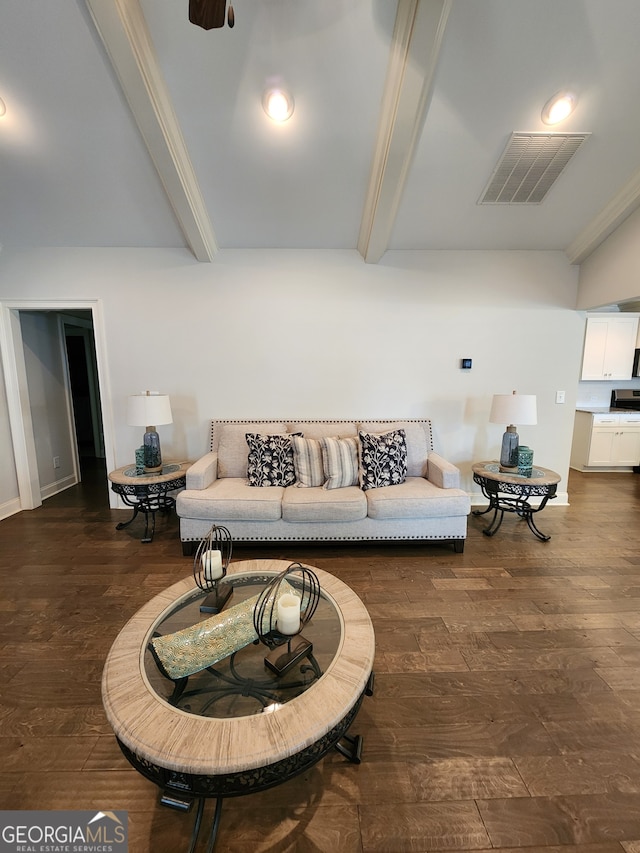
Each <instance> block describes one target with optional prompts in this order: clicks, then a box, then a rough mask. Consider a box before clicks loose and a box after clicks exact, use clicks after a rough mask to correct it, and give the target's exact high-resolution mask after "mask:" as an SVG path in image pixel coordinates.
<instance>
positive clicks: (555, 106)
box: [542, 92, 578, 124]
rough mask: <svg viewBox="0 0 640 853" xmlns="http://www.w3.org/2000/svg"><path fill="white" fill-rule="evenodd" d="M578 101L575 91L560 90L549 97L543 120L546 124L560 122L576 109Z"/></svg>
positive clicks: (543, 111) (544, 108)
mask: <svg viewBox="0 0 640 853" xmlns="http://www.w3.org/2000/svg"><path fill="white" fill-rule="evenodd" d="M577 103H578V99H577V97H576V96H575V95H574V94H573V92H558V93H557V94H555V95H554V96H553V98H549V100H548V101H547V103H546V104H545V105H544V107H543V110H542V121H543V122H544V123H545V124H558V122H560V121H562V120H563V119H565V118H567V116H569V115H571V113H572V112H573V111H574V110H575V108H576V104H577Z"/></svg>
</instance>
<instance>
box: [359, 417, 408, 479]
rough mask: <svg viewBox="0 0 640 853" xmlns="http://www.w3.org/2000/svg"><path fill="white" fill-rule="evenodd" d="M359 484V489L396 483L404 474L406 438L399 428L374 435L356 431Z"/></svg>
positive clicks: (404, 477) (405, 466) (405, 472)
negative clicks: (358, 455) (358, 456)
mask: <svg viewBox="0 0 640 853" xmlns="http://www.w3.org/2000/svg"><path fill="white" fill-rule="evenodd" d="M359 437H360V485H361V487H362V489H363V491H366V490H367V489H379V488H381V487H382V486H397V485H399V484H400V483H404V481H405V480H406V477H407V439H406V434H405V431H404V430H403V429H396V430H393V431H392V432H385V433H384V434H382V435H376V434H375V433H371V432H360V433H359Z"/></svg>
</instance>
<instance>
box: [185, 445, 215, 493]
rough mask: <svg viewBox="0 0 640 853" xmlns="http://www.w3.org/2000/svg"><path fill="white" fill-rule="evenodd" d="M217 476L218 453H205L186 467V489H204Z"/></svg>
mask: <svg viewBox="0 0 640 853" xmlns="http://www.w3.org/2000/svg"><path fill="white" fill-rule="evenodd" d="M217 477H218V454H217V453H214V452H211V453H207V454H206V455H205V456H203V457H202V458H201V459H198V461H197V462H194V463H193V465H191V466H190V467H189V468H187V479H186V485H187V489H206V488H208V486H210V485H211V484H212V483H213V481H214V480H216V479H217Z"/></svg>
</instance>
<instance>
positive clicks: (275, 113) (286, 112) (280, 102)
mask: <svg viewBox="0 0 640 853" xmlns="http://www.w3.org/2000/svg"><path fill="white" fill-rule="evenodd" d="M262 107H263V109H264V111H265V113H266V114H267V115H268V116H269V118H270V119H272V121H278V122H283V121H287V119H290V118H291V116H292V115H293V95H292V94H291V93H290V92H287V91H285V90H284V89H267V90H266V91H265V93H264V94H263V96H262Z"/></svg>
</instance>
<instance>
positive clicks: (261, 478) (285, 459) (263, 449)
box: [246, 432, 302, 486]
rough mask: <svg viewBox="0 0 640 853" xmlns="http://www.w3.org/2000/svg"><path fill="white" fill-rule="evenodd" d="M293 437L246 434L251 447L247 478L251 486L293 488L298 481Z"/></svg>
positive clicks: (298, 433) (299, 433) (288, 435)
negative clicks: (294, 463) (294, 460)
mask: <svg viewBox="0 0 640 853" xmlns="http://www.w3.org/2000/svg"><path fill="white" fill-rule="evenodd" d="M292 435H302V433H301V432H296V433H290V434H287V435H262V434H261V433H257V432H248V433H246V439H247V444H248V445H249V458H248V460H247V477H248V478H249V485H250V486H292V485H293V484H294V483H295V481H296V472H295V468H294V467H293V447H292V445H291V436H292Z"/></svg>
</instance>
